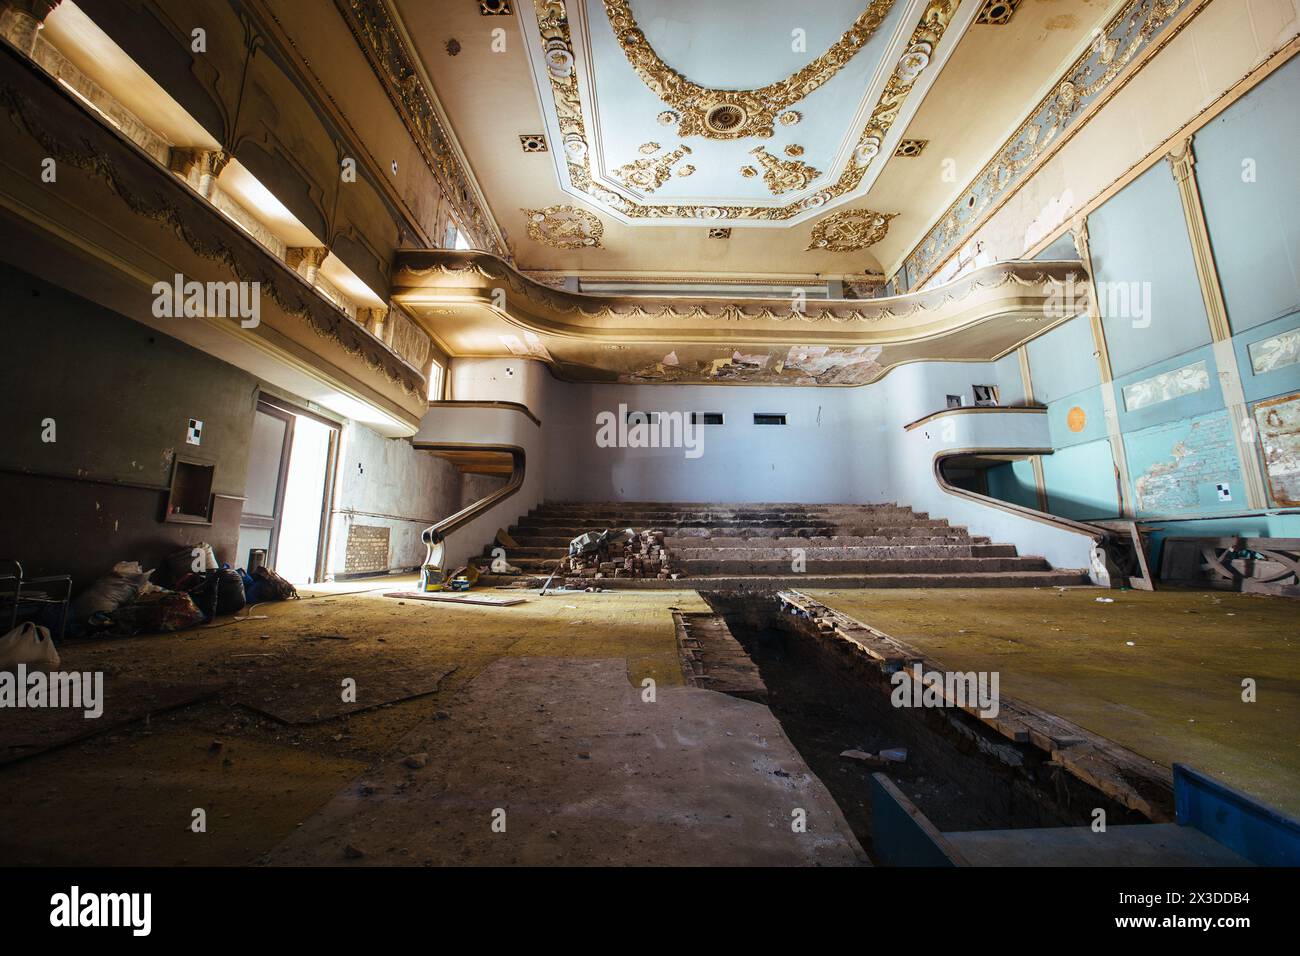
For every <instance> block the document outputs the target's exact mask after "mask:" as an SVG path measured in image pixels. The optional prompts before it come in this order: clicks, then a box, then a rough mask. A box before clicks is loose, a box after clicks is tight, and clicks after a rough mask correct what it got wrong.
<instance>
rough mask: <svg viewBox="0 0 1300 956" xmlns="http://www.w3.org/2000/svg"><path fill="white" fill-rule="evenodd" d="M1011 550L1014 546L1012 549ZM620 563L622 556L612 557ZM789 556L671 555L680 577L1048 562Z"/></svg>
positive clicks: (527, 568) (519, 560) (522, 564)
mask: <svg viewBox="0 0 1300 956" xmlns="http://www.w3.org/2000/svg"><path fill="white" fill-rule="evenodd" d="M1012 550H1014V549H1012ZM507 560H508V561H509V562H510V563H511V564H512V565H514V566H515V567H517V568H519V570H520V571H522V572H523V573H524V574H550V573H551V572H552V571H554V570H555V566H556V563H557V562H558V561H559V557H558V556H557V557H547V558H525V557H517V556H507ZM613 563H614V564H615V565H618V566H620V567H621V566H622V563H623V562H622V560H621V559H619V560H615V561H614V562H613ZM793 565H794V561H793V559H792V558H790V557H781V558H768V559H753V560H737V559H733V558H718V557H716V556H708V557H698V558H685V559H683V558H681V557H679V556H676V555H675V556H674V557H673V564H672V569H673V570H674V571H676V572H678V573H679V574H681V575H682V576H683V577H691V578H695V577H708V576H710V575H781V574H804V575H809V574H907V573H915V574H944V573H948V572H954V573H963V572H967V571H989V572H995V571H1046V570H1049V569H1050V567H1051V565H1049V564H1048V563H1047V562H1046V561H1044V560H1043V559H1042V558H1039V557H1034V556H1029V557H1016V556H1014V555H1013V556H1009V557H972V556H970V555H946V556H941V555H927V556H920V555H906V554H904V555H902V556H892V557H877V558H841V557H833V558H807V559H806V560H805V562H804V569H803V571H802V572H796V571H794V567H793Z"/></svg>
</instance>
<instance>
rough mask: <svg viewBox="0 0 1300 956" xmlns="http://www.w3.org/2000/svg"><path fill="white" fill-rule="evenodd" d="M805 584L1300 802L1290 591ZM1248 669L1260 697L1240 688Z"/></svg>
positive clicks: (1009, 679)
mask: <svg viewBox="0 0 1300 956" xmlns="http://www.w3.org/2000/svg"><path fill="white" fill-rule="evenodd" d="M807 593H808V594H810V595H811V596H813V597H815V598H817V600H819V601H822V602H823V603H825V604H827V605H829V606H831V607H834V608H836V609H837V610H840V611H843V612H844V613H846V614H849V615H851V616H853V617H856V618H857V619H859V620H861V621H863V622H864V623H867V624H870V625H872V626H873V627H877V628H879V629H880V630H882V631H884V632H885V633H887V634H890V635H892V636H894V637H897V638H899V639H901V640H903V641H905V642H907V643H908V644H911V645H912V646H914V647H916V648H917V649H918V650H920V651H923V652H925V653H926V654H927V655H930V656H932V657H933V658H934V659H936V660H938V661H939V662H941V663H942V664H944V665H945V666H947V667H950V668H952V669H954V670H997V671H998V672H999V673H1000V675H1001V676H1000V680H1001V692H1002V693H1003V694H1006V695H1008V696H1011V697H1019V698H1021V699H1023V700H1027V701H1029V702H1031V703H1033V704H1036V705H1037V706H1039V707H1042V708H1044V709H1045V710H1048V711H1051V712H1053V713H1056V714H1059V715H1060V716H1062V717H1065V718H1067V719H1069V720H1072V721H1074V722H1075V723H1078V724H1080V725H1082V726H1084V727H1086V728H1088V729H1089V730H1091V731H1093V732H1095V733H1099V734H1102V735H1103V736H1106V737H1109V738H1111V739H1112V740H1115V741H1117V742H1119V743H1121V744H1123V745H1124V746H1126V747H1128V748H1130V749H1132V750H1134V751H1137V752H1138V753H1140V754H1144V755H1146V756H1148V757H1151V758H1153V759H1155V760H1158V761H1160V762H1162V763H1165V764H1170V763H1173V762H1174V761H1177V762H1180V763H1186V764H1189V765H1191V766H1192V767H1195V768H1197V769H1199V770H1202V771H1205V772H1206V773H1209V774H1211V775H1212V776H1215V777H1218V778H1219V779H1221V780H1224V781H1225V782H1227V783H1229V784H1231V785H1232V786H1235V787H1237V788H1239V789H1241V790H1243V791H1245V792H1246V793H1250V794H1252V795H1254V796H1256V797H1258V798H1260V799H1261V800H1264V801H1266V802H1267V803H1269V804H1272V805H1273V806H1275V807H1278V808H1280V809H1282V810H1285V811H1287V812H1289V813H1291V814H1298V813H1300V654H1298V652H1300V646H1298V645H1300V604H1297V603H1296V602H1295V601H1294V600H1289V599H1286V598H1270V597H1263V596H1255V595H1244V594H1233V593H1215V592H1204V591H1181V590H1163V591H1157V592H1155V593H1151V592H1145V591H1100V592H1099V591H1097V590H1096V589H1088V588H1081V589H1068V590H1061V589H1055V588H1053V589H1046V588H1044V589H1006V590H1004V589H971V590H966V589H951V590H949V589H943V590H929V591H924V590H898V591H884V590H882V591H834V590H828V591H819V590H810V591H808V592H807ZM1098 597H1109V598H1113V599H1114V603H1111V604H1107V603H1099V602H1098V601H1097V598H1098ZM1248 677H1249V678H1254V680H1255V682H1256V685H1257V700H1256V702H1255V703H1245V702H1243V700H1242V681H1243V679H1245V678H1248Z"/></svg>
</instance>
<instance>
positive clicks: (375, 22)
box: [334, 0, 510, 258]
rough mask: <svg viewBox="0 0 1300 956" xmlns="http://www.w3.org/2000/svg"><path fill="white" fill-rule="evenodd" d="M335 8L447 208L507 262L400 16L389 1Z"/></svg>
mask: <svg viewBox="0 0 1300 956" xmlns="http://www.w3.org/2000/svg"><path fill="white" fill-rule="evenodd" d="M334 2H335V6H336V7H337V8H338V10H339V13H340V14H341V15H342V17H343V19H344V21H345V22H346V23H347V25H348V29H349V30H351V31H352V36H353V38H354V39H355V40H356V41H357V45H358V46H359V47H360V48H361V51H362V52H363V53H364V54H365V56H366V60H367V61H368V62H369V63H370V68H371V70H372V71H373V72H374V74H375V77H376V78H377V79H378V80H379V83H380V85H381V86H383V88H384V92H386V93H387V94H388V98H389V100H390V101H391V102H392V104H393V106H394V107H395V108H396V109H397V113H398V115H399V116H400V117H401V118H402V122H403V124H404V125H405V126H406V128H407V131H408V132H409V133H410V134H411V138H412V139H413V140H414V142H415V145H416V148H417V149H419V150H420V154H421V156H423V157H424V161H425V163H427V164H428V166H429V169H430V170H432V172H433V174H434V177H435V178H436V179H437V180H438V183H439V185H440V186H441V187H442V189H443V195H444V196H445V197H446V199H447V202H448V203H449V204H450V205H451V206H452V208H454V209H455V210H456V213H457V215H458V217H459V218H460V220H461V223H460V224H461V225H462V226H463V227H464V228H465V229H466V231H467V232H469V233H470V234H471V239H473V241H474V243H475V245H477V246H480V247H482V248H483V249H485V250H487V251H489V252H493V253H495V254H497V255H499V256H502V257H506V258H508V257H509V256H510V251H509V248H508V247H507V245H506V242H505V237H504V235H503V233H502V232H501V227H500V226H499V225H498V224H497V222H496V219H495V218H494V217H493V216H492V212H491V210H490V209H489V208H488V205H487V202H486V200H485V199H484V198H483V192H482V190H481V189H480V188H479V185H478V182H477V180H476V179H475V178H474V175H473V173H472V171H471V170H470V169H469V164H468V162H467V161H466V160H465V158H464V153H463V152H462V151H461V149H460V147H459V144H458V143H457V142H456V139H455V136H454V135H453V134H452V132H451V129H450V124H449V123H448V122H447V120H446V114H445V113H444V112H443V110H442V107H441V104H439V103H438V101H437V97H436V96H435V95H434V93H433V90H432V88H431V86H430V85H429V83H428V81H427V78H426V77H425V74H424V70H423V69H422V68H421V66H420V64H419V60H418V58H417V57H416V55H415V53H414V51H413V50H412V48H411V44H410V41H409V38H408V36H407V33H406V30H405V29H404V27H403V26H402V25H401V22H400V20H399V19H398V17H397V15H396V14H395V13H394V12H393V11H392V9H391V8H390V7H389V6H388V4H387V3H385V2H384V0H334Z"/></svg>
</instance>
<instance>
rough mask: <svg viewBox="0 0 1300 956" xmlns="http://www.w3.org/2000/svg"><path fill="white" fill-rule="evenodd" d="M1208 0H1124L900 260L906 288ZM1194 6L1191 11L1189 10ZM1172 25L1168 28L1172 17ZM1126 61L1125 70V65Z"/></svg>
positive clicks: (923, 277)
mask: <svg viewBox="0 0 1300 956" xmlns="http://www.w3.org/2000/svg"><path fill="white" fill-rule="evenodd" d="M1207 3H1208V0H1129V2H1128V3H1125V4H1124V6H1123V7H1122V8H1121V9H1120V10H1119V12H1118V13H1116V14H1115V16H1113V17H1112V18H1111V19H1110V21H1109V22H1108V23H1107V24H1106V27H1105V29H1104V30H1102V31H1101V33H1100V34H1099V36H1098V37H1097V38H1096V39H1095V40H1094V41H1093V42H1092V43H1091V44H1090V45H1089V47H1088V49H1087V50H1085V51H1084V52H1083V53H1082V54H1080V55H1079V56H1078V57H1077V58H1076V59H1075V60H1074V62H1073V63H1072V64H1071V65H1070V67H1069V68H1068V69H1066V70H1065V71H1063V72H1062V73H1061V75H1060V76H1059V77H1058V78H1057V80H1056V82H1055V83H1053V84H1052V88H1051V90H1050V91H1049V92H1048V93H1047V95H1046V96H1044V97H1043V98H1042V100H1040V101H1039V103H1038V105H1037V106H1035V107H1034V109H1033V110H1031V111H1030V113H1029V115H1028V116H1027V117H1026V118H1025V119H1024V120H1023V121H1022V122H1021V124H1020V125H1019V126H1018V127H1017V128H1016V130H1015V132H1014V133H1012V134H1011V136H1010V137H1009V138H1008V139H1007V140H1006V142H1004V143H1003V144H1002V146H1001V147H1000V148H999V149H998V150H997V152H996V153H994V155H993V158H992V159H990V160H989V161H988V162H987V163H986V164H985V165H984V167H983V168H982V169H981V170H980V172H979V173H978V174H977V175H976V176H975V178H974V179H972V180H971V181H970V182H969V183H968V184H967V185H966V188H965V189H963V190H962V191H961V193H959V194H958V197H957V198H956V199H955V200H954V201H953V202H952V204H951V205H950V206H949V207H948V208H947V210H946V211H945V212H944V213H943V214H942V215H941V216H940V217H939V218H938V220H937V221H936V222H935V223H934V225H933V226H931V227H930V229H929V230H928V231H927V232H926V234H925V236H924V237H923V238H922V239H921V241H920V242H918V243H917V244H916V246H915V247H914V248H913V249H912V251H911V252H909V253H908V254H907V255H906V256H905V257H904V259H903V263H902V268H904V269H906V270H907V274H908V276H909V277H910V284H911V286H912V287H913V288H915V287H918V286H920V285H923V284H924V283H926V282H928V281H929V280H930V279H932V278H933V277H934V276H935V274H936V273H938V271H939V270H940V269H941V268H942V267H943V266H944V265H945V264H946V263H947V262H948V261H949V260H950V259H951V258H952V256H953V255H955V254H956V253H957V251H958V250H959V249H961V247H962V246H963V245H964V244H965V243H966V242H967V240H968V239H970V237H971V236H972V235H974V233H975V232H977V231H978V230H979V229H980V228H981V227H982V226H983V225H984V224H985V223H987V222H988V221H989V219H990V218H991V217H992V216H993V214H994V213H996V212H997V211H998V209H1000V208H1001V207H1002V206H1003V205H1004V204H1005V203H1006V201H1007V200H1008V199H1010V198H1011V197H1012V196H1013V195H1015V193H1016V192H1018V191H1019V189H1020V187H1021V186H1023V185H1024V184H1025V183H1026V182H1028V180H1029V178H1030V176H1031V175H1032V174H1033V172H1035V171H1036V170H1037V169H1038V168H1039V167H1040V166H1041V165H1042V164H1043V163H1044V162H1046V161H1047V160H1048V159H1050V158H1051V157H1052V156H1053V155H1055V154H1056V152H1057V151H1059V150H1060V148H1061V147H1062V146H1064V145H1065V143H1066V142H1067V141H1068V140H1069V139H1070V137H1072V136H1073V135H1074V133H1075V132H1077V131H1078V130H1079V129H1081V128H1082V127H1083V126H1084V124H1086V123H1087V121H1088V120H1089V119H1091V117H1092V116H1093V114H1095V113H1096V111H1097V110H1098V109H1100V108H1101V107H1102V106H1103V105H1104V104H1105V103H1106V102H1107V101H1108V100H1109V99H1110V98H1111V97H1112V96H1114V95H1115V94H1116V93H1117V92H1119V90H1120V89H1122V88H1123V87H1124V85H1125V84H1127V83H1128V81H1129V80H1131V79H1132V78H1133V77H1134V76H1135V75H1137V73H1138V71H1139V70H1141V69H1142V67H1143V66H1145V65H1146V63H1148V62H1149V61H1150V59H1151V57H1152V56H1153V55H1154V54H1155V53H1157V52H1159V50H1160V49H1162V48H1163V47H1164V46H1165V44H1166V43H1168V42H1169V40H1171V39H1173V37H1174V36H1176V35H1177V34H1178V33H1179V32H1180V31H1181V30H1182V29H1183V28H1184V27H1186V25H1187V24H1188V23H1190V22H1191V20H1192V18H1193V17H1195V15H1196V14H1197V13H1199V12H1200V11H1201V10H1202V9H1204V7H1205V5H1206V4H1207ZM1193 8H1194V9H1193ZM1189 10H1190V11H1191V12H1190V15H1188V16H1186V17H1183V18H1182V19H1181V21H1180V22H1179V23H1178V26H1177V28H1176V29H1174V30H1172V31H1171V30H1169V29H1168V28H1169V27H1170V25H1171V24H1173V23H1174V22H1175V21H1176V20H1178V19H1179V17H1180V16H1181V15H1182V14H1183V13H1185V12H1187V11H1189ZM1130 65H1132V67H1133V68H1132V69H1129V70H1127V72H1125V71H1126V68H1128V67H1129V66H1130Z"/></svg>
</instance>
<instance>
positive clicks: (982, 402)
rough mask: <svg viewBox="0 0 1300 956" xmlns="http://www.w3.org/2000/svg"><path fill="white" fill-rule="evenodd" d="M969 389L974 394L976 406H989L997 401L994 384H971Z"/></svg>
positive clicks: (996, 390) (996, 388)
mask: <svg viewBox="0 0 1300 956" xmlns="http://www.w3.org/2000/svg"><path fill="white" fill-rule="evenodd" d="M971 391H972V392H973V393H974V395H975V407H976V408H989V407H991V406H994V405H997V403H998V387H997V386H996V385H972V386H971Z"/></svg>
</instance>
